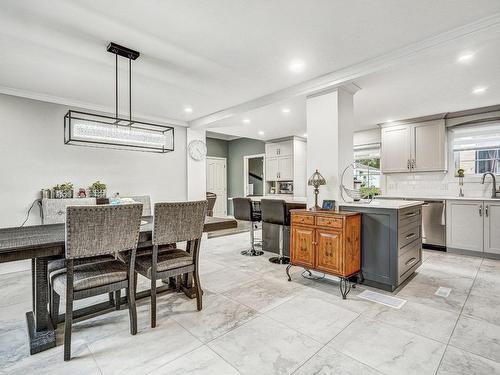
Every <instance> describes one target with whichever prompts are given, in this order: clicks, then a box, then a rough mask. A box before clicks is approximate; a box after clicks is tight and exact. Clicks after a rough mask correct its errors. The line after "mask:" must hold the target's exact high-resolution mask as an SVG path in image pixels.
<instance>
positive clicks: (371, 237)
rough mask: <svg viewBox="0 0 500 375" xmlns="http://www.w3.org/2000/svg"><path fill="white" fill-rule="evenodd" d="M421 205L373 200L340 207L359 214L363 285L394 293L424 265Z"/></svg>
mask: <svg viewBox="0 0 500 375" xmlns="http://www.w3.org/2000/svg"><path fill="white" fill-rule="evenodd" d="M423 204H424V202H422V201H402V200H374V201H371V202H369V203H368V202H346V203H339V209H340V210H341V211H351V212H360V213H361V214H362V216H361V271H362V274H363V278H364V281H363V282H364V283H365V284H367V285H370V286H374V287H376V288H380V289H384V290H388V291H394V290H395V289H396V288H397V287H398V286H399V285H401V284H402V283H403V282H404V281H405V280H406V279H408V278H409V277H410V276H411V275H412V274H413V272H415V270H416V269H417V268H418V267H419V266H420V265H421V264H422V205H423Z"/></svg>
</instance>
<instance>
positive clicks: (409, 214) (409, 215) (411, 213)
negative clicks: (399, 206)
mask: <svg viewBox="0 0 500 375" xmlns="http://www.w3.org/2000/svg"><path fill="white" fill-rule="evenodd" d="M415 215H417V212H408V213H407V214H406V215H405V216H406V217H412V216H415Z"/></svg>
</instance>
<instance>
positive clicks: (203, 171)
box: [185, 129, 207, 201]
mask: <svg viewBox="0 0 500 375" xmlns="http://www.w3.org/2000/svg"><path fill="white" fill-rule="evenodd" d="M192 141H203V142H206V131H205V130H196V129H187V130H186V142H185V144H186V146H185V147H186V163H187V177H186V178H187V192H186V194H187V199H188V200H190V201H197V200H203V199H206V192H207V163H206V160H205V159H203V160H194V159H193V158H191V156H189V152H187V148H188V147H189V143H190V142H192Z"/></svg>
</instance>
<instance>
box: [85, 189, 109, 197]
mask: <svg viewBox="0 0 500 375" xmlns="http://www.w3.org/2000/svg"><path fill="white" fill-rule="evenodd" d="M89 193H90V194H89V195H90V197H91V198H106V193H107V191H106V189H104V190H96V189H90V192H89Z"/></svg>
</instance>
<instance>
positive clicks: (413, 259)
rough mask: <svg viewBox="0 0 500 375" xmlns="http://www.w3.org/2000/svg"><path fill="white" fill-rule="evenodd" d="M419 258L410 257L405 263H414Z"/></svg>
mask: <svg viewBox="0 0 500 375" xmlns="http://www.w3.org/2000/svg"><path fill="white" fill-rule="evenodd" d="M416 260H417V258H415V257H413V258H410V259H409V260H408V261H407V262H406V263H405V266H407V265H409V264H410V263H414V262H415V261H416Z"/></svg>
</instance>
